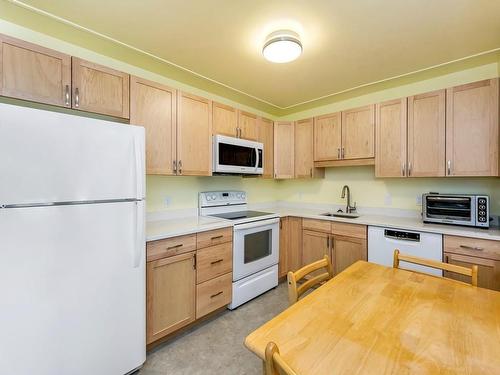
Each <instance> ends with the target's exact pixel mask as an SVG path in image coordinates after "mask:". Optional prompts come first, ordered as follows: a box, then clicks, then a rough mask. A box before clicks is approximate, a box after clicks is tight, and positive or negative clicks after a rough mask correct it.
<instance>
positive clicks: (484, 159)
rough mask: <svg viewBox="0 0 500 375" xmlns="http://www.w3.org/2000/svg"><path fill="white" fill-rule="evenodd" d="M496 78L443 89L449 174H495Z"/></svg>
mask: <svg viewBox="0 0 500 375" xmlns="http://www.w3.org/2000/svg"><path fill="white" fill-rule="evenodd" d="M498 106H499V103H498V78H495V79H489V80H485V81H480V82H474V83H470V84H467V85H462V86H457V87H453V88H450V89H447V90H446V164H447V165H446V169H447V173H446V174H447V175H448V176H498Z"/></svg>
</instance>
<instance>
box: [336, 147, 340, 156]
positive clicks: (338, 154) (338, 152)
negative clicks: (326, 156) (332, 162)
mask: <svg viewBox="0 0 500 375" xmlns="http://www.w3.org/2000/svg"><path fill="white" fill-rule="evenodd" d="M337 159H340V147H339V148H338V149H337Z"/></svg>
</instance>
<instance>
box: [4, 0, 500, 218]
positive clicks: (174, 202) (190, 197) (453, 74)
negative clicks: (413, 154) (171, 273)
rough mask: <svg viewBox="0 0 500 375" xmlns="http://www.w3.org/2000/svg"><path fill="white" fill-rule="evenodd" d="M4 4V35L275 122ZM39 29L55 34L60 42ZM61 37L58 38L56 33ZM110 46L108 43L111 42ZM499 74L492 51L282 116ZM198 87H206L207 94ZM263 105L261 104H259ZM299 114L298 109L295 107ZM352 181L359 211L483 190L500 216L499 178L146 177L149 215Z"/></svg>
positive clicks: (332, 174)
mask: <svg viewBox="0 0 500 375" xmlns="http://www.w3.org/2000/svg"><path fill="white" fill-rule="evenodd" d="M0 5H1V6H0V10H2V11H3V13H0V33H4V34H7V35H11V36H14V37H18V38H20V39H24V40H27V41H31V42H33V43H37V44H40V45H44V46H46V47H49V48H53V49H56V50H59V51H62V52H65V53H68V54H71V55H74V56H78V57H82V58H84V59H88V60H91V61H94V62H97V63H101V64H103V65H107V66H110V67H113V68H116V69H119V70H122V71H126V72H128V73H130V74H135V75H138V76H140V77H144V78H146V79H151V80H155V81H157V82H162V83H164V84H167V85H170V86H172V87H175V88H179V89H183V90H186V91H189V92H192V93H195V94H199V95H203V96H205V97H208V98H210V99H213V100H217V101H220V102H222V103H226V104H229V105H233V106H236V107H239V108H241V109H245V110H248V111H252V112H255V113H258V114H261V115H263V116H267V117H270V118H273V117H274V118H276V116H272V115H271V114H270V113H266V112H262V111H261V110H258V109H256V108H255V107H251V106H248V105H245V104H241V103H251V101H245V100H241V98H240V97H239V96H238V95H236V94H234V93H233V94H231V93H229V92H227V91H218V90H215V88H214V90H213V91H210V89H212V88H213V87H212V86H210V85H205V86H204V85H197V84H195V83H196V81H192V82H193V84H192V85H189V82H191V81H189V80H182V82H181V81H179V80H175V79H173V78H177V79H181V78H182V75H175V74H173V73H172V75H168V74H166V73H165V72H168V70H165V69H163V70H162V69H160V68H159V67H158V65H157V64H155V63H154V62H151V61H146V60H144V59H143V58H140V57H138V56H137V54H135V55H134V54H133V53H132V52H131V51H124V50H123V48H121V49H116V50H113V51H112V52H113V53H104V52H103V51H105V50H106V48H105V47H106V46H107V44H106V43H104V42H102V41H100V42H99V41H97V40H96V37H95V36H89V35H86V34H84V33H83V32H82V31H81V30H71V28H69V27H68V26H67V25H64V27H63V26H62V25H56V24H54V21H53V20H52V21H47V20H44V19H42V18H41V16H39V15H36V16H34V15H30V14H27V13H26V11H25V10H23V11H21V10H19V9H17V8H13V7H11V6H10V5H6V3H5V2H1V0H0ZM1 18H4V20H2V19H1ZM5 19H8V21H5ZM20 25H22V26H20ZM31 29H33V30H37V31H33V30H31ZM39 31H41V32H46V33H47V34H50V35H52V36H57V38H54V37H51V36H48V35H45V34H42V33H41V32H39ZM58 32H59V34H57V33H58ZM76 41H77V42H76ZM107 43H108V44H109V42H107ZM84 47H87V48H84ZM110 48H111V47H110ZM96 51H97V52H96ZM98 52H100V53H98ZM110 56H112V57H115V58H112V57H110ZM124 61H127V62H129V63H125V62H124ZM148 64H149V65H148ZM499 75H500V54H490V55H487V56H482V57H479V58H476V59H474V60H471V61H468V62H461V63H460V64H453V65H450V66H448V67H442V68H439V69H436V70H433V71H432V72H431V71H427V72H424V73H421V74H417V75H414V76H412V77H404V78H400V79H398V80H394V81H391V82H384V83H381V84H376V85H372V86H370V87H368V88H363V89H360V90H355V91H353V92H349V93H346V94H343V95H338V96H335V97H330V98H325V99H324V100H320V101H317V102H315V103H313V104H305V105H303V106H301V107H300V109H301V111H300V112H296V113H291V112H293V111H289V112H288V113H289V114H288V115H286V116H282V117H281V118H282V119H292V120H294V119H299V118H305V117H309V116H313V115H317V114H322V113H329V112H335V111H339V110H342V109H347V108H352V107H356V106H359V105H364V104H370V103H375V102H378V101H383V100H388V99H392V98H397V97H402V96H406V95H412V94H416V93H420V92H426V91H430V90H435V89H440V88H445V87H449V86H453V85H457V84H462V83H467V82H472V81H476V80H480V79H486V78H492V77H497V76H499ZM178 77H181V78H178ZM186 82H188V83H186ZM200 87H202V88H203V87H205V88H206V89H205V90H203V89H202V88H200ZM221 92H224V94H225V95H226V96H221V95H220V93H221ZM256 107H257V106H256ZM259 108H262V107H261V106H259ZM298 109H299V108H296V110H298ZM290 113H291V114H290ZM346 183H347V184H349V185H350V187H351V190H352V192H353V197H354V199H355V200H356V201H357V202H358V205H360V206H371V207H387V206H386V205H385V204H384V200H385V197H386V195H387V194H390V195H391V197H392V205H391V206H390V207H395V208H406V209H415V210H418V209H420V208H419V207H418V206H417V205H416V204H415V197H416V196H417V195H419V194H421V193H422V192H425V191H443V192H479V193H487V194H490V195H491V197H492V211H493V212H496V213H500V179H498V178H497V179H495V178H483V179H479V178H475V179H465V178H461V179H447V178H434V179H375V178H374V168H373V167H351V168H330V169H327V170H326V176H325V179H322V180H314V181H310V180H304V181H300V180H299V181H297V180H293V181H273V180H262V179H256V178H240V177H160V176H148V178H147V200H148V202H147V209H148V211H161V210H165V209H182V208H194V207H196V206H197V194H198V192H199V191H203V190H217V189H241V190H246V191H247V192H248V196H249V201H250V202H252V203H259V202H270V201H275V200H287V201H295V202H297V201H301V202H315V203H327V204H329V203H330V204H341V203H342V201H341V199H340V189H341V187H342V185H344V184H346ZM166 198H168V200H169V204H168V205H166V204H165V199H166Z"/></svg>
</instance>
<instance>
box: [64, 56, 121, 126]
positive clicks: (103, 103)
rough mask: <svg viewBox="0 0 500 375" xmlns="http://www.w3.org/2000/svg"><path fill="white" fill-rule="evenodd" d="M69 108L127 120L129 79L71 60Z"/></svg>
mask: <svg viewBox="0 0 500 375" xmlns="http://www.w3.org/2000/svg"><path fill="white" fill-rule="evenodd" d="M71 71H72V83H73V95H72V98H73V105H72V108H74V109H78V110H81V111H87V112H94V113H100V114H103V115H109V116H115V117H123V118H129V109H130V108H129V100H130V94H129V85H130V78H129V77H130V76H129V75H128V74H126V73H123V72H120V71H118V70H115V69H111V68H108V67H106V66H102V65H99V64H95V63H92V62H90V61H86V60H83V59H80V58H77V57H72V58H71Z"/></svg>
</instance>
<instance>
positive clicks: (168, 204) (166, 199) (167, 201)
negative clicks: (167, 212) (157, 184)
mask: <svg viewBox="0 0 500 375" xmlns="http://www.w3.org/2000/svg"><path fill="white" fill-rule="evenodd" d="M170 201H171V199H170V197H164V198H163V204H164V205H165V207H168V206H170V203H171V202H170Z"/></svg>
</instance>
